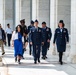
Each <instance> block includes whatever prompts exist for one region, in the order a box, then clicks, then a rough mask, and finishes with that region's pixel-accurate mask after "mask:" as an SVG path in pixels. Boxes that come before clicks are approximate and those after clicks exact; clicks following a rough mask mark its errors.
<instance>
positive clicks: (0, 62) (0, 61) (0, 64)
mask: <svg viewBox="0 0 76 75" xmlns="http://www.w3.org/2000/svg"><path fill="white" fill-rule="evenodd" d="M2 65H3V63H2V57H1V56H0V66H2Z"/></svg>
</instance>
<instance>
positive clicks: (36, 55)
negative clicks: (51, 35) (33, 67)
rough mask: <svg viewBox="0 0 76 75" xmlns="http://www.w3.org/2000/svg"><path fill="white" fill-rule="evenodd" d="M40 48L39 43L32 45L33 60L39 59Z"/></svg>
mask: <svg viewBox="0 0 76 75" xmlns="http://www.w3.org/2000/svg"><path fill="white" fill-rule="evenodd" d="M40 50H41V45H33V56H34V61H35V62H36V61H37V60H40Z"/></svg>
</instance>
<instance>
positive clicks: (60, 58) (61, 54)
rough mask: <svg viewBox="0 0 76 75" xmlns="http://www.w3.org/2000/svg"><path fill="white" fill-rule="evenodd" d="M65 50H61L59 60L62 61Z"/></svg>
mask: <svg viewBox="0 0 76 75" xmlns="http://www.w3.org/2000/svg"><path fill="white" fill-rule="evenodd" d="M62 56H63V52H59V62H62Z"/></svg>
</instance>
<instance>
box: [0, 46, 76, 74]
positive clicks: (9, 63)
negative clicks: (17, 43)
mask: <svg viewBox="0 0 76 75" xmlns="http://www.w3.org/2000/svg"><path fill="white" fill-rule="evenodd" d="M5 51H6V54H5V55H4V56H2V59H3V66H1V67H0V75H76V64H71V63H68V62H67V61H66V59H67V58H66V56H64V58H63V61H64V64H63V65H60V64H59V62H58V55H51V50H49V51H48V59H47V60H42V59H41V63H40V64H34V63H33V62H34V61H33V57H32V56H30V55H29V50H27V51H26V52H25V54H24V57H25V59H23V60H21V64H20V65H19V64H17V63H15V61H14V50H13V48H12V47H10V48H9V47H5ZM0 56H1V49H0Z"/></svg>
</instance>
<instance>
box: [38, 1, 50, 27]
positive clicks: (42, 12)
mask: <svg viewBox="0 0 76 75" xmlns="http://www.w3.org/2000/svg"><path fill="white" fill-rule="evenodd" d="M38 19H39V24H40V26H41V23H42V22H43V21H45V22H46V23H47V26H49V27H50V0H39V7H38Z"/></svg>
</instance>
